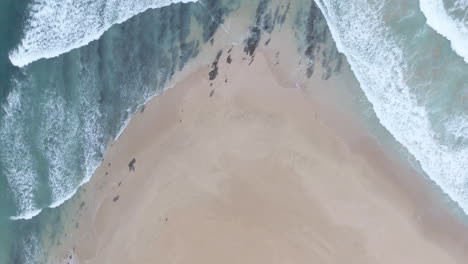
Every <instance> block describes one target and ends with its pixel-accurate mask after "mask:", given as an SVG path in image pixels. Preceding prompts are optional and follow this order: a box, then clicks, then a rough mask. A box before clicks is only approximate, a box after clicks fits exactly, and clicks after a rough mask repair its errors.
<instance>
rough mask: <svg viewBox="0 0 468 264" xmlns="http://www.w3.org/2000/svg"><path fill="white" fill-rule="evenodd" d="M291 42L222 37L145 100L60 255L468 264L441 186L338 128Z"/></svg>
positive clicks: (104, 259) (85, 193)
mask: <svg viewBox="0 0 468 264" xmlns="http://www.w3.org/2000/svg"><path fill="white" fill-rule="evenodd" d="M278 34H279V33H278ZM284 34H286V33H284ZM279 48H280V47H279V46H278V45H276V46H275V43H273V44H271V45H270V46H269V47H268V48H267V47H265V46H261V47H259V48H258V50H257V51H256V52H255V55H254V56H248V55H246V54H245V53H244V50H243V48H242V47H240V46H229V45H225V43H221V44H215V45H214V47H210V48H207V49H206V50H205V51H204V52H205V53H204V54H203V55H202V56H201V57H203V58H208V57H209V58H210V59H211V61H210V62H203V63H200V64H201V65H202V66H199V64H196V63H194V64H193V65H195V66H193V65H192V68H191V70H187V71H185V73H184V74H180V76H179V78H178V79H177V81H176V82H175V85H174V87H172V88H170V89H169V90H167V91H166V92H164V93H163V94H162V95H159V96H156V97H154V98H153V99H152V100H151V101H150V102H149V103H148V104H146V105H145V107H144V108H142V109H141V111H140V112H139V113H137V114H136V115H135V116H134V117H133V118H132V119H131V121H130V123H129V125H128V127H127V128H126V129H125V131H124V132H123V133H122V135H121V136H120V137H119V138H118V140H117V141H115V142H113V143H112V145H111V147H110V148H109V150H108V151H107V153H106V155H105V157H104V161H103V163H102V165H101V166H100V167H99V168H98V170H97V171H96V173H95V175H94V176H93V178H92V180H91V181H90V182H89V183H88V184H87V185H85V186H84V188H83V190H81V191H80V193H79V196H78V198H76V199H75V200H74V201H73V202H74V203H75V207H74V208H75V209H74V210H75V211H73V212H72V214H74V216H73V220H71V221H70V223H71V225H72V226H73V228H71V229H72V230H70V231H69V232H68V238H67V239H66V241H64V242H63V244H62V245H61V250H59V253H58V258H60V259H65V260H64V262H66V263H86V264H92V263H122V264H123V263H205V264H206V263H359V264H362V263H465V260H466V258H467V257H468V256H467V253H466V252H468V251H466V248H467V241H466V239H465V238H466V237H467V236H466V228H465V226H464V225H463V223H462V222H461V221H460V219H458V218H456V217H455V216H453V215H452V214H450V212H449V210H448V209H446V207H444V206H445V204H442V203H441V202H438V198H439V197H437V195H435V194H434V191H433V190H431V188H430V184H429V183H427V182H426V180H425V179H423V177H421V176H420V175H417V174H416V172H415V171H414V170H413V169H411V168H409V167H408V166H405V165H404V164H402V163H399V162H397V161H395V160H393V159H392V158H391V157H390V156H389V154H388V153H386V152H385V151H384V150H383V149H382V148H381V146H379V145H378V144H376V143H375V141H374V140H373V139H372V138H369V137H368V136H365V135H361V136H359V132H358V131H359V129H357V128H354V127H351V126H348V124H347V123H339V124H338V123H337V124H335V126H334V125H333V124H331V125H328V124H327V122H326V121H325V120H337V117H333V115H338V116H339V115H340V114H339V113H338V112H336V113H328V116H326V115H327V111H326V110H327V109H329V107H328V108H327V107H323V106H320V105H319V103H315V102H317V101H319V100H320V99H317V98H314V93H313V92H311V91H310V90H307V89H304V88H301V87H298V86H297V85H296V84H295V83H293V82H291V81H290V80H289V79H288V78H286V77H285V76H287V74H283V75H282V74H281V73H282V72H283V73H284V70H282V69H284V68H288V67H290V65H288V63H287V62H284V63H283V62H281V63H279V60H280V58H282V57H281V56H285V57H290V56H292V55H291V54H289V55H281V56H278V53H276V52H275V51H276V49H279ZM218 50H222V53H221V54H220V55H218V56H217V55H216V54H219V53H218ZM287 50H288V49H286V50H282V51H281V52H282V53H281V54H284V53H285V52H287ZM216 57H218V58H219V59H218V62H217V63H216V65H214V64H213V62H212V61H213V60H216V59H215V58H216ZM228 57H229V59H228ZM279 65H281V67H283V68H281V67H280V66H279ZM294 67H297V65H296V66H294ZM215 68H216V69H217V71H216V72H215V73H214V72H213V70H214V69H215ZM212 75H213V76H214V77H213V76H212ZM210 79H213V80H210ZM319 79H320V78H319ZM319 79H314V78H312V79H311V82H312V83H313V84H312V85H316V86H320V85H324V83H325V81H323V80H319ZM341 82H343V80H341ZM330 83H331V84H330ZM330 83H329V84H328V85H333V84H336V83H340V81H337V80H330ZM322 104H324V103H323V102H322ZM325 105H326V104H325ZM338 108H339V107H338ZM341 118H343V116H341ZM338 119H339V118H338ZM349 122H351V121H349ZM346 127H349V131H347V130H346V129H345V128H346ZM339 128H341V129H339ZM347 132H349V133H347ZM344 135H347V136H344ZM350 135H352V136H350ZM70 208H73V206H71V207H70Z"/></svg>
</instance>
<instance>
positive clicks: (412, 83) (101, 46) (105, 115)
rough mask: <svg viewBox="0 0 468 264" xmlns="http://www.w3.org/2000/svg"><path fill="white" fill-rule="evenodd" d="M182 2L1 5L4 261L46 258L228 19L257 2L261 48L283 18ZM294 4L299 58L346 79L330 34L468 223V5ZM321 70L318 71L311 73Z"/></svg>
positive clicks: (216, 2)
mask: <svg viewBox="0 0 468 264" xmlns="http://www.w3.org/2000/svg"><path fill="white" fill-rule="evenodd" d="M172 2H179V1H164V0H140V1H137V0H133V1H122V0H99V1H91V0H86V1H79V0H72V1H60V0H25V1H19V0H3V1H1V2H0V104H1V108H0V146H1V148H0V264H1V263H35V262H37V261H38V260H37V259H38V257H40V256H41V254H44V252H43V250H44V249H43V247H42V246H41V245H42V243H43V241H47V240H48V241H54V237H56V236H58V235H59V234H60V232H62V231H63V230H62V229H63V225H62V223H61V221H62V219H61V217H62V216H61V214H60V208H57V206H59V205H60V204H61V203H63V202H64V201H65V200H67V199H68V198H70V197H71V196H72V195H73V194H74V193H75V191H76V190H77V188H78V187H79V186H80V185H82V184H83V183H85V182H86V181H88V180H89V178H90V177H91V175H92V173H93V171H94V169H95V168H96V167H97V166H98V165H99V163H100V161H101V159H102V156H103V154H104V152H105V149H106V147H107V144H108V142H109V141H110V140H112V139H113V138H115V137H117V136H118V134H119V133H120V132H121V130H122V129H123V127H124V126H125V124H126V122H127V120H128V119H129V117H130V116H131V114H132V113H134V112H135V111H137V110H138V108H139V105H141V104H143V103H144V102H145V101H146V100H147V99H148V98H149V97H151V96H152V95H154V94H157V93H159V92H161V91H163V90H164V88H165V86H166V84H167V81H168V80H170V78H171V77H172V76H173V75H174V73H176V72H177V71H179V70H181V69H182V68H183V67H184V65H185V63H186V62H187V61H188V60H189V59H190V58H192V57H194V56H195V55H196V54H197V53H198V52H199V50H200V47H201V46H202V45H203V44H204V43H206V42H208V41H209V40H210V38H211V37H212V35H213V33H214V32H215V31H216V29H217V28H218V26H219V25H220V24H222V22H223V17H224V16H225V15H226V14H228V13H229V12H230V11H231V10H234V9H236V8H238V6H239V3H240V2H242V3H244V4H245V3H248V4H247V5H251V7H252V9H254V10H255V12H253V13H255V14H256V15H255V17H254V18H253V19H252V30H251V34H250V35H249V39H248V40H249V41H248V42H249V43H257V44H258V39H256V38H257V37H259V36H261V35H262V34H268V32H271V30H272V27H274V25H275V23H281V21H284V15H285V14H286V13H284V14H282V13H281V12H280V11H279V9H276V10H275V8H274V7H271V8H269V7H268V6H269V3H270V1H268V0H258V1H249V0H245V1H243V0H222V1H221V0H206V1H199V2H192V3H177V4H173V5H170V6H168V5H169V4H171V3H172ZM182 2H191V1H182ZM294 3H295V4H296V5H303V7H304V8H297V6H296V9H291V10H296V11H297V10H300V11H299V12H296V11H294V12H296V13H293V15H296V16H297V17H296V18H294V20H295V21H296V23H297V25H298V27H300V28H303V29H304V30H302V31H298V32H296V33H297V37H298V39H299V41H300V42H301V45H302V51H301V52H303V54H302V55H303V56H306V57H307V58H308V59H309V61H314V60H315V59H316V56H317V54H318V51H319V50H320V49H322V50H321V54H322V55H323V56H325V57H327V56H328V59H327V60H329V61H328V62H327V63H326V64H323V66H324V67H325V68H326V73H325V74H324V75H323V76H322V78H323V79H327V78H329V77H330V74H331V73H332V72H334V71H337V70H339V67H340V66H339V65H340V64H341V62H340V61H339V60H338V61H336V60H335V61H334V62H330V61H331V60H332V58H335V59H336V58H339V57H340V56H338V55H337V52H336V50H335V46H334V44H333V45H331V46H330V47H325V48H324V47H319V45H317V43H319V42H320V43H322V42H325V39H327V36H329V34H330V33H329V31H328V28H329V30H330V32H331V36H332V37H333V40H334V41H335V42H336V46H337V48H338V50H339V51H340V52H341V53H342V54H344V56H346V58H347V60H348V62H349V63H350V65H351V68H352V71H353V72H354V74H355V76H356V78H357V79H358V81H359V83H360V86H361V88H362V90H363V91H364V94H365V96H366V98H367V100H368V101H369V102H370V103H371V104H372V108H373V110H374V111H375V114H376V116H377V118H378V120H379V122H380V123H381V124H382V125H383V126H384V127H385V128H386V129H387V130H388V131H389V132H390V134H392V136H393V137H394V138H395V139H396V141H398V142H399V143H401V145H402V146H403V147H405V148H406V149H407V150H408V152H409V153H411V155H412V156H413V157H414V160H415V161H416V162H417V163H418V164H419V166H420V167H421V168H422V170H423V171H424V172H425V173H426V174H427V176H428V177H429V178H430V179H431V180H433V181H434V182H435V183H436V184H437V185H438V186H440V188H441V189H442V190H443V191H444V192H445V193H446V194H447V195H448V196H449V197H450V198H451V199H453V200H454V201H455V202H456V203H457V204H458V205H459V206H460V207H461V208H462V209H463V210H464V211H465V212H468V167H467V166H468V78H467V77H468V64H467V55H466V54H467V50H468V48H466V47H468V44H467V38H466V36H468V34H465V33H466V29H467V28H468V18H467V16H468V7H467V4H466V2H465V1H462V0H445V1H444V0H420V1H406V0H382V1H371V0H356V1H341V0H315V1H312V0H311V1H308V0H304V1H296V2H294ZM287 6H288V7H287ZM286 7H287V8H286ZM283 8H285V9H289V5H288V4H287V3H286V2H285V3H284V5H283ZM291 12H293V11H290V13H291ZM322 14H323V16H322ZM118 23H121V24H118ZM327 27H328V28H327ZM292 48H297V47H292ZM333 60H334V59H333ZM313 73H314V68H313V64H312V66H310V67H309V68H308V69H307V72H306V75H308V76H309V77H310V75H312V74H313Z"/></svg>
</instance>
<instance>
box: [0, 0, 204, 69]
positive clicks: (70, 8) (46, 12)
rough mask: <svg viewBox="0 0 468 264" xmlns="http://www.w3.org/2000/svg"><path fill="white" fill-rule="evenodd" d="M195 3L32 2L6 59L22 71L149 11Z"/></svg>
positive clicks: (173, 0)
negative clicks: (18, 36) (15, 44)
mask: <svg viewBox="0 0 468 264" xmlns="http://www.w3.org/2000/svg"><path fill="white" fill-rule="evenodd" d="M195 1H196V0H99V1H95V0H69V1H63V0H34V1H33V2H32V4H30V6H29V16H28V17H29V18H28V19H27V20H26V23H25V27H24V29H23V38H22V39H21V43H20V44H19V45H18V46H17V47H16V49H15V50H13V51H12V52H10V54H9V58H10V61H11V63H12V64H13V65H15V66H18V67H23V66H26V65H28V64H30V63H31V62H34V61H36V60H39V59H43V58H53V57H57V56H59V55H60V54H63V53H66V52H69V51H71V50H73V49H76V48H79V47H82V46H85V45H87V44H88V43H90V42H91V41H93V40H96V39H99V37H100V36H101V35H102V34H103V33H104V32H105V31H106V30H107V29H109V28H110V27H111V26H112V25H114V24H119V23H122V22H124V21H126V20H128V19H129V18H131V17H133V16H135V15H137V14H139V13H142V12H144V11H146V10H147V9H150V8H159V7H163V6H167V5H170V4H173V3H179V2H183V3H187V2H195Z"/></svg>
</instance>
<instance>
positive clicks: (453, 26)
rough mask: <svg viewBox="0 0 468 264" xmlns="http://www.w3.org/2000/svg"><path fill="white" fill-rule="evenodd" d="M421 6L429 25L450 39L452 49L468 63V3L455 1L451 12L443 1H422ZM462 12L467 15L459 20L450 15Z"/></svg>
mask: <svg viewBox="0 0 468 264" xmlns="http://www.w3.org/2000/svg"><path fill="white" fill-rule="evenodd" d="M419 5H420V9H421V11H422V12H423V14H424V16H425V17H426V20H427V24H428V25H429V26H430V27H431V28H433V29H434V30H435V31H436V32H437V33H439V34H441V35H442V36H444V37H445V38H446V39H448V40H449V41H450V43H451V46H452V49H453V50H454V51H455V52H456V53H457V54H458V55H460V56H461V57H463V59H464V60H465V62H466V63H468V24H467V22H468V20H467V18H466V16H467V15H468V2H462V1H455V4H454V6H453V7H452V8H450V9H449V10H447V9H446V7H445V6H444V2H443V0H420V1H419ZM460 11H461V12H464V13H465V14H464V17H461V18H457V17H456V16H454V15H451V14H450V13H454V12H460ZM464 20H465V21H464Z"/></svg>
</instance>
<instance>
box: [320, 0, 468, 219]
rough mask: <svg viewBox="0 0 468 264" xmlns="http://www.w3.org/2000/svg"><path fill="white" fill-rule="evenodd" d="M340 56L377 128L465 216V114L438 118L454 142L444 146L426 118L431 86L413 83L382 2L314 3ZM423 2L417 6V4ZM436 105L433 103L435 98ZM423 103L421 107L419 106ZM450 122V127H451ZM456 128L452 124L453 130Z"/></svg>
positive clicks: (407, 60)
mask: <svg viewBox="0 0 468 264" xmlns="http://www.w3.org/2000/svg"><path fill="white" fill-rule="evenodd" d="M315 1H316V3H317V5H318V6H319V8H320V9H321V11H322V13H323V14H324V16H325V18H326V20H327V24H328V26H329V28H330V31H331V33H332V37H333V38H334V40H335V41H336V44H337V47H338V50H339V51H340V52H341V53H343V54H345V55H346V57H347V59H348V61H349V63H350V65H351V68H352V70H353V72H354V74H355V75H356V77H357V79H358V81H359V83H360V85H361V88H362V89H363V91H364V93H365V95H366V97H367V98H368V100H369V101H370V102H371V103H372V106H373V109H374V111H375V113H376V115H377V118H378V119H379V121H380V123H381V124H382V125H383V126H384V127H386V128H387V130H388V131H390V133H391V134H392V135H393V136H394V137H395V139H396V140H397V141H398V142H400V143H401V144H402V145H403V146H404V147H406V148H407V149H408V151H409V152H410V153H411V154H412V155H413V156H414V157H415V158H416V159H417V160H418V161H419V163H420V165H421V167H422V169H423V170H424V171H425V172H426V173H427V175H428V176H429V178H430V179H431V180H433V181H434V182H435V183H436V184H437V185H439V186H440V187H441V188H442V190H443V191H444V192H445V193H447V194H448V195H449V196H450V197H451V198H452V200H454V201H456V202H457V203H458V205H459V206H460V207H461V208H462V209H463V210H464V212H465V213H468V189H467V186H468V147H467V145H466V144H462V142H466V140H467V139H468V130H467V129H464V128H466V127H467V124H466V122H467V120H468V119H467V115H466V112H458V115H459V116H458V117H453V116H451V115H448V114H442V113H440V116H438V118H437V120H440V121H441V122H443V121H444V120H448V121H447V122H445V124H444V126H446V127H450V125H452V126H453V125H455V126H456V128H453V127H452V128H451V129H450V130H449V131H448V132H447V131H446V132H447V134H448V133H450V131H452V133H453V132H456V133H458V134H451V135H449V136H446V137H447V138H454V140H453V141H454V142H455V143H458V144H451V143H449V141H444V140H442V138H444V135H443V133H441V132H440V131H439V130H436V129H435V127H438V124H436V123H434V120H435V119H434V118H430V114H429V112H430V109H429V108H428V106H427V104H428V103H427V102H426V101H429V100H430V99H433V98H430V97H428V96H427V94H418V93H416V91H422V92H425V91H429V90H430V88H431V89H433V90H434V87H433V86H432V84H431V81H429V80H425V81H424V82H420V83H417V82H416V81H415V80H418V78H420V77H419V76H415V72H414V71H415V69H413V68H412V67H410V59H414V57H410V58H407V57H406V55H407V53H408V51H407V49H405V47H406V46H404V45H403V40H402V39H397V38H396V37H395V35H394V32H393V31H391V30H390V28H389V26H388V25H387V24H386V23H385V21H386V20H385V19H384V18H385V15H386V14H385V13H384V12H388V9H386V8H388V6H386V1H377V2H370V1H364V0H357V1H341V0H315ZM423 2H424V1H421V3H423ZM436 99H437V98H436ZM425 100H426V101H425ZM454 120H456V122H454ZM454 123H456V124H454Z"/></svg>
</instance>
